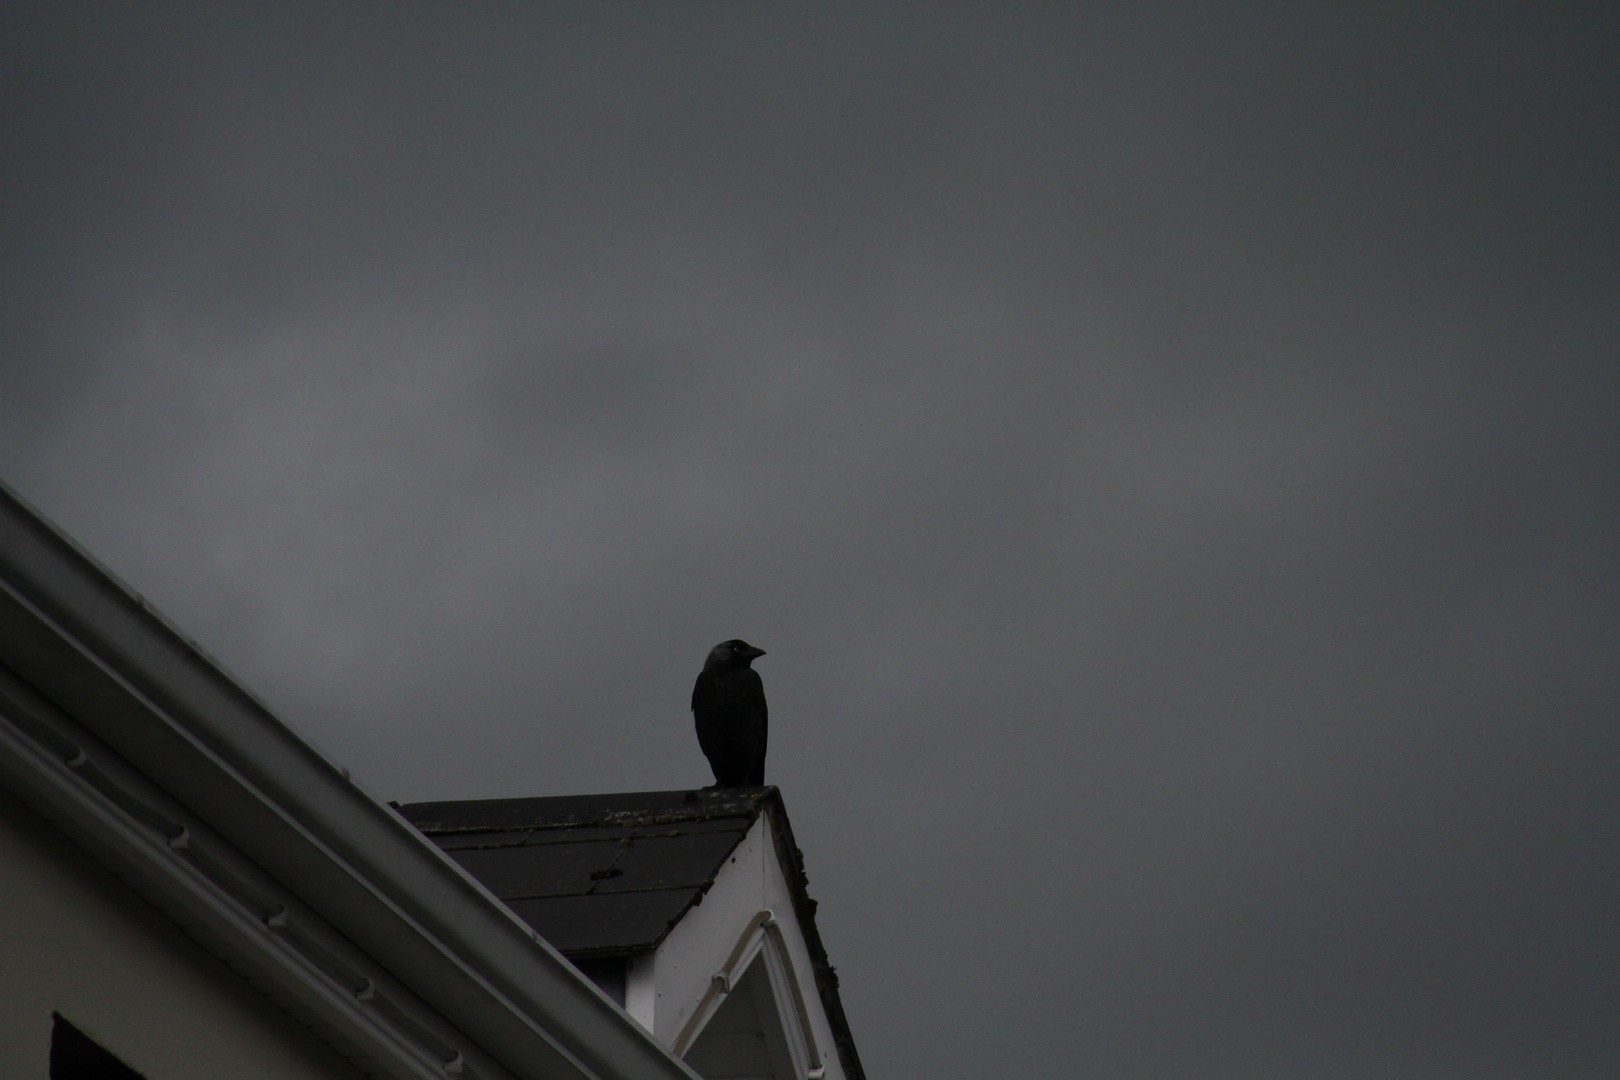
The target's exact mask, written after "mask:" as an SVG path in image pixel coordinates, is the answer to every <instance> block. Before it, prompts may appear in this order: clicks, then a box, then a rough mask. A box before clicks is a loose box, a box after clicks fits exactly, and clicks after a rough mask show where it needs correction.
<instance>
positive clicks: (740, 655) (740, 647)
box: [704, 638, 765, 668]
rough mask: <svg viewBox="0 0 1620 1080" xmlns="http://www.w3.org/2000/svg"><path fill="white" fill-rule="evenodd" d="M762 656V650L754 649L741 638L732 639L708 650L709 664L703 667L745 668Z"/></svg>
mask: <svg viewBox="0 0 1620 1080" xmlns="http://www.w3.org/2000/svg"><path fill="white" fill-rule="evenodd" d="M764 655H765V650H764V649H756V648H754V647H753V646H752V645H750V644H748V642H746V641H744V640H743V639H742V638H732V639H731V640H730V641H722V642H721V643H720V644H718V645H716V646H715V647H714V648H712V649H710V650H709V662H708V663H707V664H705V665H704V667H708V668H729V667H747V666H748V665H749V664H751V663H752V662H753V661H754V659H755V658H756V657H760V656H764Z"/></svg>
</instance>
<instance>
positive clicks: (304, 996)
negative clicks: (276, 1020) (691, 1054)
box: [0, 484, 696, 1080]
mask: <svg viewBox="0 0 1620 1080" xmlns="http://www.w3.org/2000/svg"><path fill="white" fill-rule="evenodd" d="M0 664H3V665H5V667H7V668H9V669H10V671H11V673H14V676H15V677H9V678H8V677H5V676H4V675H3V674H0V774H3V776H4V778H5V782H6V783H7V784H8V785H16V786H18V787H19V788H21V789H23V790H22V791H21V793H22V794H24V795H25V797H27V798H29V800H30V801H31V802H33V803H34V804H35V805H36V806H41V807H42V808H44V809H45V810H46V812H47V813H48V814H49V816H51V817H52V818H53V819H55V820H58V821H59V822H60V823H62V824H63V825H64V827H66V828H68V829H69V831H70V832H73V833H74V834H75V835H76V836H79V837H80V838H81V839H83V840H85V841H86V842H87V843H88V844H89V845H90V846H91V847H92V848H93V849H94V850H97V851H98V852H99V853H101V854H102V855H103V857H104V858H109V859H111V860H112V861H113V862H114V863H116V864H117V865H118V866H119V867H120V868H121V869H122V870H123V871H124V872H126V873H132V874H135V875H136V876H137V877H138V878H140V880H141V881H142V882H143V883H144V885H145V887H146V888H147V889H148V891H150V892H154V893H156V894H158V897H157V898H158V899H159V900H160V903H162V904H163V906H165V907H166V908H168V909H170V910H171V911H176V913H177V914H179V915H181V916H183V921H184V922H186V923H189V924H195V925H187V929H188V930H191V931H192V932H193V933H194V935H195V936H197V937H198V939H199V940H200V941H203V942H204V944H205V945H209V946H210V947H211V948H214V949H215V950H216V951H218V952H220V953H221V954H222V955H225V956H227V958H229V959H232V960H233V962H238V963H243V964H246V965H247V966H248V967H249V968H250V969H251V970H252V971H253V973H254V974H255V975H256V976H257V980H260V981H262V980H269V982H270V983H271V984H272V985H271V986H270V987H268V988H267V989H269V990H270V992H271V996H272V997H273V998H275V999H276V1000H278V1001H281V1002H283V1003H284V1004H286V1005H287V1006H288V1008H289V1009H290V1011H292V1012H293V1013H294V1015H295V1016H299V1017H300V1018H302V1019H304V1020H305V1021H306V1022H310V1023H311V1024H312V1026H316V1027H317V1029H318V1030H319V1029H322V1028H324V1029H326V1031H325V1033H326V1034H327V1035H328V1037H331V1038H333V1039H334V1040H335V1041H338V1042H340V1043H343V1044H344V1049H345V1050H346V1052H349V1053H350V1054H351V1055H352V1056H355V1057H357V1058H358V1059H363V1060H369V1061H372V1062H375V1063H376V1064H377V1066H379V1067H381V1068H382V1069H383V1071H384V1072H385V1073H387V1074H388V1075H394V1076H400V1077H419V1076H431V1075H434V1074H435V1070H436V1071H437V1074H438V1075H448V1076H472V1075H482V1076H488V1077H491V1078H494V1077H498V1076H500V1075H501V1074H502V1073H503V1072H504V1073H508V1074H510V1075H511V1076H513V1077H517V1078H521V1080H541V1078H558V1080H561V1078H569V1080H572V1078H593V1080H676V1078H681V1080H693V1078H694V1077H696V1074H695V1073H693V1072H691V1071H690V1070H689V1069H687V1068H686V1066H685V1065H683V1064H682V1063H681V1062H679V1061H678V1060H676V1059H675V1058H674V1057H672V1056H671V1055H670V1054H669V1053H668V1052H667V1051H666V1050H665V1049H664V1048H663V1047H662V1046H661V1045H660V1044H659V1043H657V1042H656V1041H655V1040H654V1039H653V1038H652V1037H651V1036H650V1035H648V1034H647V1033H646V1032H645V1031H644V1030H643V1029H642V1028H641V1027H640V1026H639V1025H638V1024H636V1023H635V1022H634V1021H633V1020H631V1019H630V1018H629V1017H628V1016H627V1015H626V1014H625V1013H624V1011H623V1010H622V1009H620V1008H619V1007H618V1006H616V1005H615V1004H614V1003H613V1002H611V1001H610V1000H608V999H607V998H606V997H605V996H604V995H603V994H601V993H600V992H599V991H597V989H596V988H595V987H594V986H592V985H591V984H590V983H589V982H587V981H586V980H584V979H583V978H581V977H580V976H579V975H578V974H577V973H576V972H575V971H574V969H573V967H572V966H571V965H569V964H568V962H567V961H566V960H564V959H563V958H562V956H561V955H559V954H558V953H557V952H556V951H555V950H554V949H552V948H551V947H550V946H549V945H547V944H546V943H545V942H544V941H541V940H540V939H539V938H538V937H537V936H536V935H535V934H534V933H533V931H531V930H530V929H529V928H528V926H527V925H526V924H524V923H523V922H522V921H521V920H519V919H518V918H517V917H516V916H514V915H513V914H512V913H511V912H510V911H508V910H507V909H506V907H505V906H504V905H502V904H501V903H500V901H498V900H496V899H495V898H494V897H493V896H491V895H490V893H489V892H488V891H487V890H485V889H484V888H483V886H481V885H479V884H478V882H476V881H475V880H473V879H472V878H471V877H470V876H469V875H467V874H466V873H465V872H463V871H462V870H461V869H460V867H458V866H457V865H456V864H455V863H454V862H453V861H451V860H450V859H449V858H448V857H447V856H445V855H444V854H443V853H442V852H440V851H439V849H438V848H437V847H435V846H434V845H433V844H432V843H431V842H429V841H428V840H426V839H425V838H424V837H423V836H422V835H421V834H420V833H418V832H417V831H416V830H415V829H414V828H412V827H411V826H410V825H409V824H408V823H407V822H406V821H405V820H404V819H403V818H401V817H400V816H399V815H398V814H396V813H395V812H394V811H393V810H392V809H390V808H389V807H388V806H386V805H385V804H383V803H381V802H380V801H378V800H377V799H374V798H373V797H371V796H370V795H369V794H368V793H367V792H365V791H364V790H362V789H361V788H360V787H359V786H358V785H357V784H355V783H354V782H353V781H352V780H351V779H350V777H349V775H348V770H346V769H342V768H340V767H339V766H337V765H335V764H334V763H332V762H331V761H329V760H328V759H326V758H325V757H324V756H322V755H321V754H320V753H319V752H318V751H316V750H315V749H314V748H312V747H311V746H310V745H309V744H308V743H306V742H304V741H303V740H302V739H300V738H299V737H298V736H297V735H295V734H294V733H293V732H292V731H291V730H289V729H288V728H287V727H286V725H284V724H283V723H281V721H279V720H277V719H276V718H275V717H274V716H273V715H272V714H271V713H270V712H269V710H268V709H266V708H265V707H264V705H263V704H261V703H260V702H259V701H258V700H257V699H256V698H254V697H253V695H252V694H250V693H249V692H248V691H246V690H245V689H243V688H242V687H241V686H240V685H239V684H238V683H236V682H235V681H234V680H233V679H232V678H231V677H230V676H229V675H227V674H226V673H225V672H224V671H222V670H221V669H220V667H219V666H218V665H217V664H216V663H215V662H213V661H212V660H211V659H210V658H209V657H208V656H206V655H205V654H204V653H203V652H202V651H201V650H200V649H198V648H197V647H196V646H195V645H194V644H193V643H192V642H190V641H189V640H188V639H186V638H185V637H184V636H183V635H182V634H180V633H179V632H178V631H177V630H176V629H175V628H174V627H173V626H171V625H170V624H169V623H168V622H167V621H166V620H164V619H163V618H162V616H161V615H159V614H158V613H157V612H156V611H155V610H154V609H152V608H151V607H150V606H149V605H148V604H147V603H146V602H145V601H144V600H142V599H141V597H140V596H138V595H137V594H136V593H134V592H133V591H132V590H130V589H129V588H128V587H126V586H125V585H123V583H122V582H120V581H118V579H117V578H115V577H114V576H113V575H112V574H111V573H109V572H108V571H107V570H106V569H105V568H103V567H101V566H100V565H99V564H97V563H96V562H95V561H94V560H93V559H92V558H91V557H90V556H88V555H87V554H86V553H84V552H83V551H82V550H80V549H79V548H78V547H77V545H75V544H74V543H73V542H72V541H71V540H70V539H68V538H67V537H66V536H65V535H63V534H62V533H61V532H60V531H58V530H57V529H56V528H55V527H54V526H52V525H51V524H50V523H49V522H47V521H46V520H45V519H44V518H43V517H42V516H41V515H39V514H38V513H37V512H35V511H34V510H33V509H32V508H30V507H28V506H27V505H26V504H25V503H24V502H23V501H22V500H21V499H20V498H18V497H17V496H16V494H15V493H13V492H12V491H11V490H10V489H9V488H7V487H5V486H4V485H3V484H0ZM267 905H269V906H272V907H273V908H274V909H275V910H260V908H265V907H266V906H267ZM424 1070H425V1071H424Z"/></svg>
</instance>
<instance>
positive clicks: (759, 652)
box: [748, 646, 765, 660]
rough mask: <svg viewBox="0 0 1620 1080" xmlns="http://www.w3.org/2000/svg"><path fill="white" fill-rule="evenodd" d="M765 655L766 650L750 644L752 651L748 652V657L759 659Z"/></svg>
mask: <svg viewBox="0 0 1620 1080" xmlns="http://www.w3.org/2000/svg"><path fill="white" fill-rule="evenodd" d="M764 655H765V650H764V649H759V648H754V647H752V646H750V652H749V653H748V659H750V660H758V659H759V658H760V657H762V656H764Z"/></svg>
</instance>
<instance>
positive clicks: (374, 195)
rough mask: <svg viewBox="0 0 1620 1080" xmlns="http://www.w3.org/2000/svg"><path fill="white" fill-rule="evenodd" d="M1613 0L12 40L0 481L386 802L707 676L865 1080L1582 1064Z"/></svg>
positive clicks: (681, 768)
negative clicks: (738, 733) (760, 772)
mask: <svg viewBox="0 0 1620 1080" xmlns="http://www.w3.org/2000/svg"><path fill="white" fill-rule="evenodd" d="M1303 8H1308V9H1309V10H1304V9H1303ZM1616 11H1617V9H1616V8H1615V7H1614V6H1613V5H1583V6H1570V7H1561V6H1557V5H1552V4H1534V5H1529V4H1527V5H1522V6H1517V7H1493V6H1490V5H1486V4H1480V3H1469V4H1462V5H1456V6H1449V7H1448V6H1444V5H1412V4H1396V5H1390V6H1387V7H1380V6H1376V5H1366V4H1357V5H1343V6H1337V7H1334V6H1328V5H1306V6H1303V7H1302V6H1301V5H1292V4H1280V5H1275V6H1262V5H1242V6H1238V5H1228V6H1224V7H1219V6H1216V5H1202V4H1197V5H1186V6H1157V5H1149V4H1128V5H1096V6H1085V5H1080V4H1072V5H1061V4H1060V5H1040V6H1028V7H1020V6H1015V5H1011V4H1006V3H996V4H985V5H980V6H976V7H963V6H954V5H932V6H911V5H900V4H891V5H853V6H847V7H836V6H822V5H816V6H810V5H788V4H777V5H747V4H720V5H705V4H680V5H667V4H591V5H568V6H557V7H550V6H540V5H528V4H525V5H495V4H490V5H413V4H374V5H361V4H312V5H307V6H306V5H298V4H250V5H223V4H208V5H199V6H197V7H194V8H176V7H167V6H163V5H158V4H143V5H106V6H100V5H70V4H63V3H50V4H39V5H34V6H32V7H30V6H28V5H21V4H11V5H7V6H6V7H5V8H4V13H3V14H0V244H3V251H4V259H3V260H0V476H3V477H4V478H5V479H6V481H7V482H9V483H10V484H12V485H13V486H14V487H16V488H17V489H18V490H19V491H20V492H21V493H22V494H23V495H24V497H26V498H28V499H29V500H31V501H32V502H34V503H35V504H36V505H37V506H39V507H40V508H41V509H42V510H43V511H44V512H45V513H47V514H48V515H50V516H51V517H52V518H54V519H55V520H56V521H57V522H58V523H60V524H61V525H62V526H63V527H64V528H66V529H67V530H68V531H69V532H71V533H72V534H73V535H74V536H75V537H77V538H78V539H79V540H80V541H81V542H82V543H84V544H85V545H86V546H87V547H88V548H89V549H90V550H91V551H92V552H94V553H95V554H96V555H97V556H98V557H100V558H101V559H103V560H104V561H105V562H106V563H107V564H108V565H109V566H110V567H111V568H112V569H113V570H114V571H116V572H117V573H119V574H120V575H122V576H123V577H125V578H126V579H127V580H128V581H129V582H130V583H131V584H132V585H133V586H134V587H135V588H137V589H139V590H140V591H142V592H143V593H145V594H146V595H147V596H148V597H149V598H151V599H152V601H153V602H154V603H156V604H157V605H158V606H159V607H160V608H162V609H163V610H164V611H165V612H166V613H167V614H168V615H169V616H170V617H171V618H173V619H174V620H175V621H176V622H177V623H178V624H179V625H180V626H181V627H182V628H183V629H185V630H186V631H187V632H188V633H190V634H192V635H193V636H194V637H195V638H196V639H197V640H198V641H199V642H200V643H201V644H202V645H203V647H204V648H206V649H208V650H209V651H211V652H212V653H214V654H215V655H216V656H218V657H219V658H220V660H221V662H222V663H224V664H225V665H226V666H227V667H229V668H230V669H231V670H233V671H234V672H236V673H237V674H238V675H239V676H240V677H241V678H242V679H243V680H244V681H245V682H247V683H248V684H249V685H250V686H251V687H253V688H254V689H255V690H257V691H258V692H259V693H261V694H262V695H263V696H264V697H265V698H266V699H267V701H269V702H270V704H271V705H272V707H274V708H275V709H276V710H277V712H278V713H279V714H280V715H281V716H282V717H284V718H285V719H286V720H287V721H288V722H289V723H290V724H292V725H293V726H294V727H295V728H297V729H298V730H299V731H301V732H303V733H305V734H306V735H307V736H309V737H310V738H312V739H313V740H314V741H315V742H317V743H318V744H320V745H322V746H323V747H325V748H326V749H327V750H328V751H329V752H330V753H332V754H333V755H334V756H335V757H337V758H338V759H339V760H341V761H343V762H344V763H346V764H347V765H349V766H350V767H351V768H352V769H353V770H354V771H355V773H356V774H357V776H358V777H359V778H360V779H362V780H363V781H364V782H365V783H366V785H367V786H368V787H369V788H370V789H371V790H372V791H374V792H375V793H377V794H378V795H379V796H380V797H383V798H394V799H399V800H402V801H412V800H421V799H447V798H480V797H497V796H516V795H549V794H567V793H576V792H589V791H616V790H637V789H668V788H681V787H695V786H699V785H701V784H704V783H707V782H709V779H710V777H709V774H708V771H707V766H706V764H705V762H704V760H703V758H702V756H701V754H700V753H699V751H698V748H697V742H696V739H695V737H694V736H693V734H692V730H691V719H690V715H689V713H688V712H687V695H688V694H689V693H690V688H691V680H692V677H693V676H694V675H695V674H696V672H697V669H698V667H699V666H700V664H701V662H702V659H703V656H704V654H705V652H706V651H707V649H708V648H709V647H710V646H711V645H712V644H713V643H714V642H715V641H718V640H720V639H723V638H728V637H732V636H742V637H746V638H747V639H748V640H750V641H752V642H755V643H756V644H758V645H760V646H761V647H763V648H765V649H766V650H768V651H769V656H767V657H766V658H764V659H763V660H761V661H759V664H758V668H759V670H760V671H761V673H762V674H763V676H764V678H765V683H766V689H767V692H768V694H769V696H770V700H771V705H772V710H771V711H772V719H773V731H772V743H771V755H770V759H769V769H768V777H769V779H771V780H772V781H773V782H775V783H777V784H779V785H781V787H782V789H783V792H784V795H785V798H786V800H787V805H788V807H789V809H790V811H791V812H792V815H793V822H794V826H795V829H796V831H797V833H798V836H799V839H800V842H801V844H802V845H803V847H804V849H805V852H806V857H807V859H808V864H809V871H810V877H811V890H812V892H813V894H814V895H816V896H817V897H818V898H819V899H820V900H821V916H820V918H821V925H822V928H823V934H824V936H825V938H826V941H827V945H828V948H829V950H830V952H831V954H832V958H833V961H834V963H835V964H837V966H838V969H839V972H840V974H841V976H842V981H843V993H844V1000H845V1004H846V1007H847V1009H848V1011H849V1015H850V1020H851V1024H852V1026H853V1028H854V1032H855V1036H856V1039H857V1042H858V1045H859V1046H860V1049H861V1053H862V1055H863V1058H864V1059H865V1062H866V1065H867V1068H868V1071H869V1073H870V1074H871V1075H872V1076H873V1077H874V1078H879V1077H882V1078H895V1080H898V1078H901V1077H941V1078H944V1077H961V1078H967V1077H992V1076H1008V1077H1011V1076H1050V1077H1068V1076H1085V1077H1097V1078H1110V1077H1119V1078H1125V1077H1131V1078H1139V1077H1162V1078H1176V1080H1181V1078H1185V1080H1209V1078H1221V1077H1231V1078H1243V1080H1273V1078H1274V1080H1299V1078H1310V1077H1320V1078H1355V1080H1360V1078H1368V1080H1371V1078H1399V1080H1408V1078H1410V1080H1418V1078H1423V1080H1436V1078H1448V1077H1457V1078H1462V1077H1468V1078H1471V1080H1473V1078H1494V1077H1503V1078H1506V1077H1514V1078H1518V1077H1526V1076H1535V1077H1541V1078H1586V1077H1615V1076H1620V773H1617V767H1620V715H1617V714H1620V674H1617V673H1620V629H1617V627H1620V623H1617V618H1616V615H1617V611H1620V579H1617V572H1616V567H1617V558H1616V551H1617V539H1620V529H1617V525H1620V521H1617V518H1620V512H1617V511H1620V436H1617V432H1620V422H1617V417H1620V394H1617V388H1620V17H1617V14H1616Z"/></svg>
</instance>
